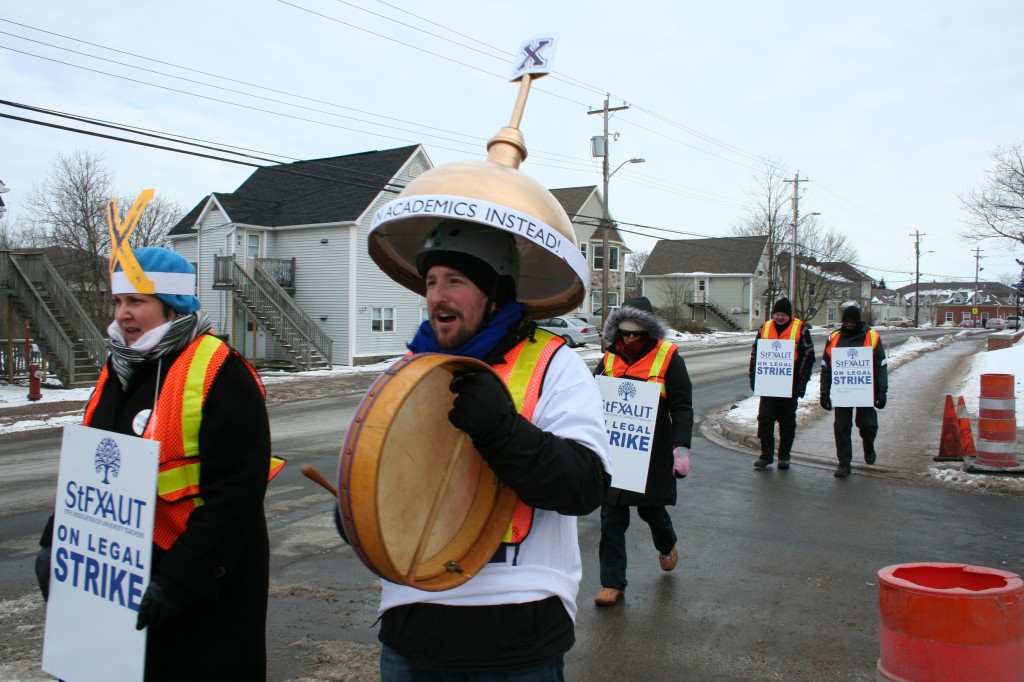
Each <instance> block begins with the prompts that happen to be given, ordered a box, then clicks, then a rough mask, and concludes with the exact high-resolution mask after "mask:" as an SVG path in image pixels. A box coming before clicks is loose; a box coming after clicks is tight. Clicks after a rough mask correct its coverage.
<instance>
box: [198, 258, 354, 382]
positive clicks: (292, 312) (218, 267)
mask: <svg viewBox="0 0 1024 682" xmlns="http://www.w3.org/2000/svg"><path fill="white" fill-rule="evenodd" d="M260 260H261V259H255V260H254V261H253V263H254V264H253V271H252V273H249V272H246V270H245V269H244V268H243V267H242V266H240V265H239V264H238V263H237V262H236V261H235V259H234V258H233V257H231V256H216V257H215V261H214V281H213V288H214V289H220V290H226V291H230V292H231V296H232V298H233V299H234V300H235V303H237V304H238V305H240V306H242V308H244V309H245V310H246V311H247V312H248V313H249V314H250V315H251V316H252V317H253V319H255V320H256V323H257V324H259V326H260V328H261V329H262V330H263V331H264V332H265V333H266V334H267V335H268V336H270V337H271V338H272V339H274V341H275V342H277V344H278V345H279V346H280V347H281V350H283V351H284V353H285V354H286V355H287V356H288V358H289V361H290V362H291V364H292V366H293V367H294V368H295V369H297V370H311V369H326V368H329V367H330V366H331V352H332V347H333V345H334V340H333V339H331V337H330V336H328V335H327V334H326V333H325V332H324V331H323V330H322V329H321V328H320V327H319V326H318V325H317V324H316V323H315V322H314V321H313V320H312V318H310V317H309V316H308V315H306V313H305V312H304V311H303V310H302V308H300V307H299V306H298V304H297V303H296V302H295V299H293V298H292V297H291V296H290V295H289V294H288V292H287V291H285V289H284V288H283V287H282V286H281V285H280V284H278V283H277V281H276V280H275V278H274V277H273V275H271V273H270V272H269V271H268V269H267V268H265V267H264V266H263V264H261V262H260Z"/></svg>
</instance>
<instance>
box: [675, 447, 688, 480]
mask: <svg viewBox="0 0 1024 682" xmlns="http://www.w3.org/2000/svg"><path fill="white" fill-rule="evenodd" d="M672 459H673V460H674V464H673V465H672V473H673V475H675V477H676V478H686V475H687V474H688V473H690V450H689V449H688V448H684V447H683V446H682V445H677V446H675V447H674V448H672Z"/></svg>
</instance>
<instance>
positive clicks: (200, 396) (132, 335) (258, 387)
mask: <svg viewBox="0 0 1024 682" xmlns="http://www.w3.org/2000/svg"><path fill="white" fill-rule="evenodd" d="M115 254H116V255H115V256H112V260H114V261H115V262H116V265H115V267H114V268H113V271H112V273H111V293H112V294H113V299H114V320H113V322H111V323H110V326H109V328H108V329H107V333H108V335H109V336H110V347H111V351H110V356H109V357H108V359H107V362H106V364H105V365H104V367H103V370H102V371H101V373H100V378H99V381H98V383H97V385H96V390H95V391H94V392H93V395H92V397H91V398H90V399H89V403H88V405H87V406H86V410H85V419H84V424H85V425H86V426H91V427H93V428H97V429H104V430H107V431H113V432H116V433H122V434H128V435H133V436H141V437H143V438H149V439H154V440H158V441H160V443H161V447H160V465H159V470H158V474H157V483H158V488H159V493H158V497H157V501H156V508H155V522H154V529H153V540H154V546H153V555H152V561H151V565H150V568H151V578H150V582H149V585H148V587H147V589H146V591H145V593H144V594H143V595H142V598H141V602H140V603H139V604H138V607H137V608H138V619H137V623H136V628H137V629H139V630H141V629H143V628H148V636H147V638H146V663H145V666H146V667H145V679H146V680H150V681H152V680H162V679H208V680H213V679H218V680H229V679H232V680H241V679H245V680H256V679H260V680H262V679H264V678H265V677H266V634H265V631H266V613H267V587H268V582H269V556H270V555H269V543H268V539H267V524H266V517H265V516H264V512H263V498H264V494H265V492H266V488H267V480H268V476H270V475H271V473H270V470H271V457H270V424H269V419H268V417H267V410H266V405H265V402H264V397H265V391H264V390H263V385H262V384H261V383H260V380H259V378H258V376H257V374H256V372H255V370H254V369H253V368H252V367H251V366H250V365H249V363H247V362H246V361H245V360H244V359H243V358H242V357H241V356H240V355H239V354H238V353H237V352H235V351H234V350H233V349H232V348H231V347H230V346H228V345H227V344H226V343H224V342H223V341H221V340H219V339H218V338H217V337H216V336H213V335H212V334H210V333H209V332H210V327H211V326H210V322H209V320H208V319H207V317H206V314H205V313H204V312H203V311H202V310H201V309H200V302H199V299H198V298H196V296H195V288H196V274H195V269H194V268H193V267H192V265H191V264H190V263H189V262H188V261H186V260H185V259H184V258H183V257H182V256H180V255H179V254H177V253H175V252H174V251H170V250H168V249H163V248H155V247H148V248H140V249H135V250H134V251H132V250H130V249H128V248H127V247H126V246H125V247H121V248H120V249H115ZM186 405H191V406H198V407H199V410H198V411H195V410H188V409H185V406H186ZM186 461H187V464H186V465H185V466H182V464H183V462H186ZM278 463H280V460H276V462H275V467H276V465H277V464H278ZM182 472H185V473H184V474H183V473H182ZM53 521H54V519H53V517H52V516H51V517H50V519H49V521H48V523H47V527H46V530H45V531H44V533H43V537H42V539H41V540H40V545H42V548H41V549H40V551H39V555H38V557H37V559H36V574H37V577H38V578H39V583H40V588H41V589H42V592H43V596H44V598H45V597H47V596H48V591H49V583H50V575H51V570H50V554H51V549H52V548H51V545H52V532H53Z"/></svg>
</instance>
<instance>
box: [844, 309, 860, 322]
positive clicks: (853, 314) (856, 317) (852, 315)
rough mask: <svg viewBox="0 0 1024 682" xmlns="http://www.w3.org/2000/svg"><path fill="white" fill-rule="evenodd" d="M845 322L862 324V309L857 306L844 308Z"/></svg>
mask: <svg viewBox="0 0 1024 682" xmlns="http://www.w3.org/2000/svg"><path fill="white" fill-rule="evenodd" d="M843 322H856V323H858V324H860V308H858V307H857V306H855V305H851V306H847V307H845V308H843Z"/></svg>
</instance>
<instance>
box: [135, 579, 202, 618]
mask: <svg viewBox="0 0 1024 682" xmlns="http://www.w3.org/2000/svg"><path fill="white" fill-rule="evenodd" d="M190 601H191V599H189V598H188V596H187V595H186V594H185V593H184V592H183V591H182V590H178V589H173V588H170V587H169V586H168V583H167V582H165V581H163V580H161V579H160V578H154V579H153V580H150V581H149V587H147V588H146V593H145V594H143V595H142V603H140V604H139V617H138V618H136V619H135V629H136V630H141V629H142V628H144V627H146V626H147V625H148V626H149V629H150V631H154V630H159V629H160V628H162V627H163V626H164V625H166V624H167V622H168V621H170V620H171V619H172V618H174V617H175V616H177V615H178V614H179V613H181V612H182V611H183V610H184V609H185V607H186V606H188V603H189V602H190Z"/></svg>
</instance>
